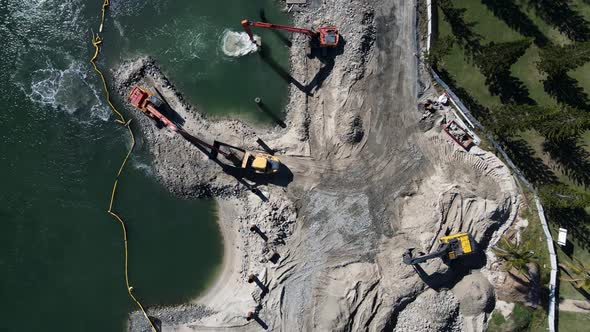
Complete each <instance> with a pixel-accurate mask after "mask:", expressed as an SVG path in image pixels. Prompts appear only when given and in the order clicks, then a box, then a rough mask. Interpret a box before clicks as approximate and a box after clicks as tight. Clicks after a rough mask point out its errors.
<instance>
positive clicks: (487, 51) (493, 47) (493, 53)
mask: <svg viewBox="0 0 590 332" xmlns="http://www.w3.org/2000/svg"><path fill="white" fill-rule="evenodd" d="M529 46H531V41H530V40H528V39H523V40H516V41H512V42H506V43H494V42H490V43H489V44H487V45H485V46H483V47H482V48H481V50H480V53H479V54H478V55H477V56H476V57H475V63H476V65H477V66H478V67H479V69H480V70H481V73H482V74H483V75H484V76H485V77H486V78H492V77H497V76H501V75H506V74H507V75H510V67H511V66H512V65H513V64H514V63H515V62H516V61H517V60H518V58H520V57H521V56H522V55H523V54H524V53H525V52H526V50H527V49H528V48H529Z"/></svg>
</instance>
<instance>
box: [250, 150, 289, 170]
mask: <svg viewBox="0 0 590 332" xmlns="http://www.w3.org/2000/svg"><path fill="white" fill-rule="evenodd" d="M280 167H281V161H280V160H279V158H277V157H275V156H271V155H269V154H266V153H252V152H246V153H245V154H244V159H243V160H242V168H243V169H253V170H254V172H255V173H258V174H273V173H276V172H278V171H279V168H280Z"/></svg>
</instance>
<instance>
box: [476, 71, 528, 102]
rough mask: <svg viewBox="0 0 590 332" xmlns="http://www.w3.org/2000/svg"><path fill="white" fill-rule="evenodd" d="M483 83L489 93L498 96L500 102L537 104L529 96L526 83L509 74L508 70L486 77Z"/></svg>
mask: <svg viewBox="0 0 590 332" xmlns="http://www.w3.org/2000/svg"><path fill="white" fill-rule="evenodd" d="M485 83H486V85H487V86H488V90H489V91H490V94H491V95H492V96H498V97H500V101H501V102H502V104H520V105H522V104H526V105H536V104H537V103H536V102H535V101H534V100H533V99H532V98H531V97H530V96H529V89H528V88H527V87H526V85H524V83H523V82H522V81H521V80H520V79H518V78H516V77H514V76H512V75H510V72H509V71H507V72H505V73H499V74H498V75H494V76H493V77H488V78H486V81H485Z"/></svg>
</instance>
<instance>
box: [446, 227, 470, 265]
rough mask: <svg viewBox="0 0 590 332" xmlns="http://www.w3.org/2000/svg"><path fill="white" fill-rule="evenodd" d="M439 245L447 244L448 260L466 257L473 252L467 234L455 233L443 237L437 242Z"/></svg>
mask: <svg viewBox="0 0 590 332" xmlns="http://www.w3.org/2000/svg"><path fill="white" fill-rule="evenodd" d="M438 241H439V242H440V244H448V245H449V251H448V258H449V259H450V260H453V259H455V258H457V257H459V256H462V255H468V254H470V253H472V252H473V246H472V240H471V236H469V234H467V233H457V234H453V235H449V236H443V237H441V238H440V239H439V240H438Z"/></svg>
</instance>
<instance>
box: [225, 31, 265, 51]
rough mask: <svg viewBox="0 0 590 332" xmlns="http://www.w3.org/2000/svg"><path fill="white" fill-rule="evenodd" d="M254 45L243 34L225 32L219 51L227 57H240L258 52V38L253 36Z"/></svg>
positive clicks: (245, 34) (246, 35)
mask: <svg viewBox="0 0 590 332" xmlns="http://www.w3.org/2000/svg"><path fill="white" fill-rule="evenodd" d="M254 40H255V41H256V44H255V43H253V42H252V41H251V40H250V37H249V36H248V34H247V33H245V32H235V31H231V30H226V31H225V32H224V34H223V37H222V39H221V50H222V51H223V53H224V54H225V55H227V56H231V57H241V56H244V55H247V54H250V53H254V52H257V51H258V45H257V44H260V41H261V39H260V37H259V36H256V35H254Z"/></svg>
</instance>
